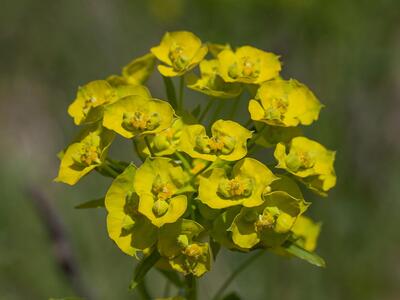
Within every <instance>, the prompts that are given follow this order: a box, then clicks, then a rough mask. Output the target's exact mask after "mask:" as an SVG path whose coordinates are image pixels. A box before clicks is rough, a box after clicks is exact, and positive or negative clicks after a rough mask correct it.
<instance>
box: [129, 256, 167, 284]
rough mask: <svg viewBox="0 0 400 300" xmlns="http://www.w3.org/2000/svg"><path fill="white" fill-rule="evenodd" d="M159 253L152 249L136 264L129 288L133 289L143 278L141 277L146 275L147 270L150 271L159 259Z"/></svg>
mask: <svg viewBox="0 0 400 300" xmlns="http://www.w3.org/2000/svg"><path fill="white" fill-rule="evenodd" d="M160 257H161V256H160V254H159V253H158V251H157V250H153V252H152V253H151V254H150V255H149V256H147V257H146V258H144V259H143V260H142V261H141V262H140V263H139V264H138V265H137V266H136V269H135V272H134V274H133V279H132V281H131V283H130V285H129V289H130V290H133V289H135V288H136V287H137V286H138V284H140V283H141V282H142V280H143V278H144V277H145V276H146V274H147V272H148V271H150V269H151V268H152V267H153V266H154V265H155V264H156V263H157V261H158V260H159V259H160Z"/></svg>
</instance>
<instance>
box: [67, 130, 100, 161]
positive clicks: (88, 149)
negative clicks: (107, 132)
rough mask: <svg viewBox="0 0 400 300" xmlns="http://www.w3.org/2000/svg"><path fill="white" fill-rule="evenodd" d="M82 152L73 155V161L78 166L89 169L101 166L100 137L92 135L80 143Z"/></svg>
mask: <svg viewBox="0 0 400 300" xmlns="http://www.w3.org/2000/svg"><path fill="white" fill-rule="evenodd" d="M80 146H81V148H80V150H79V152H78V153H76V154H75V155H73V157H72V159H73V160H74V162H75V163H76V164H77V165H78V166H83V167H88V166H91V165H94V164H100V162H101V161H100V156H101V150H100V137H99V136H97V135H95V134H90V135H89V136H87V137H86V138H85V139H84V140H83V141H82V142H81V143H80Z"/></svg>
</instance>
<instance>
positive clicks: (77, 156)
mask: <svg viewBox="0 0 400 300" xmlns="http://www.w3.org/2000/svg"><path fill="white" fill-rule="evenodd" d="M113 139H114V133H113V132H112V131H110V130H107V129H106V128H103V127H102V126H101V125H99V124H94V125H91V126H89V127H87V128H85V129H84V130H83V131H82V132H81V134H80V135H79V137H78V138H77V139H76V141H75V142H73V143H72V144H71V145H69V146H68V148H67V149H66V150H65V151H64V152H63V153H62V154H61V157H60V158H61V163H60V168H59V172H58V176H57V177H56V178H55V181H58V182H64V183H67V184H69V185H74V184H76V183H77V182H78V181H79V180H80V179H81V178H82V177H83V176H85V175H86V174H88V173H89V172H90V171H92V170H93V169H95V168H96V167H98V166H100V165H101V164H102V163H103V162H104V160H105V158H106V156H107V152H108V148H109V147H110V145H111V143H112V141H113Z"/></svg>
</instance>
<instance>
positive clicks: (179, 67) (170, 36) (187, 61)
mask: <svg viewBox="0 0 400 300" xmlns="http://www.w3.org/2000/svg"><path fill="white" fill-rule="evenodd" d="M207 51H208V50H207V46H206V45H203V44H202V42H201V40H200V39H199V38H198V37H197V36H195V35H194V34H193V33H191V32H188V31H175V32H167V33H166V34H165V35H164V36H163V38H162V40H161V43H160V45H158V46H156V47H153V48H151V53H153V54H154V55H155V57H156V58H157V59H158V60H160V61H161V62H163V63H164V64H165V65H159V66H158V71H159V72H160V73H161V74H162V75H163V76H167V77H174V76H180V75H182V74H184V73H185V72H187V71H189V70H191V69H193V68H194V67H195V66H196V65H198V64H199V63H200V61H201V60H202V59H203V58H204V57H205V56H206V54H207Z"/></svg>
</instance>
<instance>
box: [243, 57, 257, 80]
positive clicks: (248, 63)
mask: <svg viewBox="0 0 400 300" xmlns="http://www.w3.org/2000/svg"><path fill="white" fill-rule="evenodd" d="M258 65H259V64H258V62H254V61H253V60H251V59H250V58H249V57H243V58H242V76H243V77H253V78H254V77H257V76H258V75H259V74H260V72H259V70H258V68H257V67H258Z"/></svg>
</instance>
